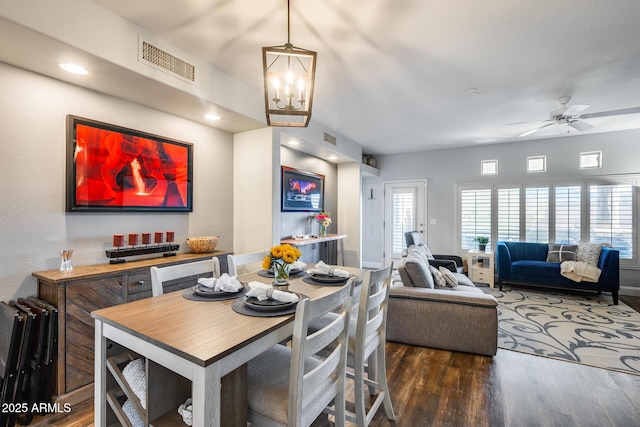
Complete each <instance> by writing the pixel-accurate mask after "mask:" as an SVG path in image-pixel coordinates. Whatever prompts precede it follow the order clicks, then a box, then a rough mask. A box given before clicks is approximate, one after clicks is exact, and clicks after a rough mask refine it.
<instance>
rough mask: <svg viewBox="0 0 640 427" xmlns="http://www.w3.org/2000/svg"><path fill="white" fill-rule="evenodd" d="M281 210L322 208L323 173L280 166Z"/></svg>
mask: <svg viewBox="0 0 640 427" xmlns="http://www.w3.org/2000/svg"><path fill="white" fill-rule="evenodd" d="M281 169H282V179H281V188H282V190H281V192H280V194H281V199H282V212H320V211H323V210H324V175H320V174H317V173H312V172H306V171H301V170H298V169H294V168H291V167H287V166H282V167H281Z"/></svg>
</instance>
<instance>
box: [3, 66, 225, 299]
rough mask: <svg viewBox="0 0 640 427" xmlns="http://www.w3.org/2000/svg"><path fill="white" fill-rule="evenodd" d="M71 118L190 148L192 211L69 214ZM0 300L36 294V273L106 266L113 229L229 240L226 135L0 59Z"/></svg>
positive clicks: (183, 243) (180, 239) (220, 246)
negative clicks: (69, 265)
mask: <svg viewBox="0 0 640 427" xmlns="http://www.w3.org/2000/svg"><path fill="white" fill-rule="evenodd" d="M67 114H74V115H78V116H82V117H87V118H91V119H95V120H100V121H104V122H108V123H112V124H116V125H121V126H124V127H129V128H133V129H137V130H141V131H145V132H149V133H154V134H157V135H163V136H166V137H169V138H175V139H179V140H183V141H187V142H191V143H193V144H194V195H193V196H194V197H193V198H194V211H193V213H188V214H187V213H171V214H149V213H127V214H125V213H123V214H120V213H91V214H88V213H82V214H81V213H66V212H65V144H66V129H65V118H66V115H67ZM0 129H1V131H0V200H1V202H0V300H4V301H7V300H10V299H15V298H18V297H22V296H27V295H34V294H35V293H36V286H35V284H36V282H35V280H34V279H33V278H32V276H31V273H32V272H33V271H40V270H48V269H54V268H58V267H59V265H60V262H59V255H58V251H59V250H60V249H63V248H73V249H74V254H73V259H72V261H73V263H74V265H81V264H95V263H105V262H107V261H108V259H107V258H106V256H105V253H104V251H105V250H106V249H110V248H111V241H112V235H113V234H115V233H124V234H126V233H129V232H143V231H150V232H153V231H156V230H158V231H160V230H161V231H166V230H169V229H172V230H174V231H175V232H176V240H177V243H180V244H181V250H184V249H186V238H187V237H189V236H197V235H212V234H219V235H221V238H220V242H219V244H218V249H226V250H231V248H232V245H233V242H232V224H233V209H232V194H233V193H232V157H233V146H232V136H231V135H230V134H228V133H226V132H222V131H219V130H216V129H212V128H210V127H207V126H203V125H199V124H197V123H193V122H190V121H187V120H184V119H181V118H178V117H175V116H172V115H168V114H165V113H161V112H158V111H156V110H151V109H148V108H144V107H141V106H139V105H136V104H133V103H130V102H126V101H123V100H121V99H117V98H113V97H110V96H106V95H103V94H100V93H97V92H93V91H90V90H86V89H82V88H79V87H77V86H73V85H69V84H66V83H62V82H59V81H57V80H53V79H50V78H47V77H43V76H41V75H38V74H34V73H31V72H28V71H24V70H22V69H19V68H15V67H13V66H9V65H7V64H4V63H0Z"/></svg>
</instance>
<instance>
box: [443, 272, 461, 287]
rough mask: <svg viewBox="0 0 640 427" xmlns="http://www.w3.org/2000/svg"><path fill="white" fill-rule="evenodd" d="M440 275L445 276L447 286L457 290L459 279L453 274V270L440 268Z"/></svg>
mask: <svg viewBox="0 0 640 427" xmlns="http://www.w3.org/2000/svg"><path fill="white" fill-rule="evenodd" d="M440 273H442V275H443V276H444V280H445V281H446V282H447V286H448V287H450V288H455V287H456V286H458V278H457V277H456V276H455V275H454V274H453V272H452V271H451V270H449V269H448V268H445V267H440Z"/></svg>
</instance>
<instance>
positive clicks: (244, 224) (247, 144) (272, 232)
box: [233, 128, 280, 254]
mask: <svg viewBox="0 0 640 427" xmlns="http://www.w3.org/2000/svg"><path fill="white" fill-rule="evenodd" d="M274 132H275V133H277V131H274V129H273V128H262V129H257V130H252V131H247V132H240V133H237V134H235V135H234V143H233V145H234V155H233V162H234V168H233V192H234V194H235V197H234V199H233V211H234V212H235V217H234V227H233V236H234V244H233V251H234V252H235V253H239V254H242V253H249V252H257V251H262V250H267V249H268V248H270V247H271V246H273V245H274V244H275V243H279V242H280V237H279V228H280V223H279V220H280V216H279V214H278V212H279V210H280V209H279V207H278V206H279V205H278V202H277V201H276V200H277V199H276V198H275V196H274V190H273V189H274V188H278V185H279V184H278V183H279V182H280V181H279V176H278V175H277V173H276V169H279V168H277V167H274V165H279V163H280V162H279V157H280V151H279V148H280V145H279V144H278V143H276V142H274V137H275V136H274ZM278 172H279V170H278Z"/></svg>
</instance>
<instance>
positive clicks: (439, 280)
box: [429, 265, 447, 286]
mask: <svg viewBox="0 0 640 427" xmlns="http://www.w3.org/2000/svg"><path fill="white" fill-rule="evenodd" d="M429 270H430V271H431V275H432V276H433V281H434V282H435V283H436V285H438V286H447V281H446V280H445V279H444V276H443V275H442V273H440V270H438V269H437V268H435V267H434V266H433V265H429Z"/></svg>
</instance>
